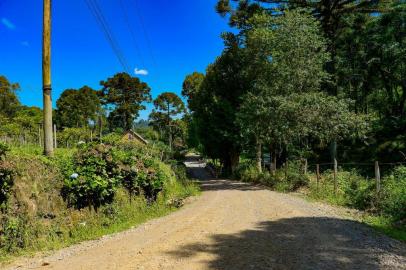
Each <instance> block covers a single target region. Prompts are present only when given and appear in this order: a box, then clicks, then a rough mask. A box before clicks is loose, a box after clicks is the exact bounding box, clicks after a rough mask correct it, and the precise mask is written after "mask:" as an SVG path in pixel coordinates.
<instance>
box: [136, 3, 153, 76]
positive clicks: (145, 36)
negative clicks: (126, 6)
mask: <svg viewBox="0 0 406 270" xmlns="http://www.w3.org/2000/svg"><path fill="white" fill-rule="evenodd" d="M134 7H135V13H136V15H137V18H138V21H139V23H140V26H141V29H142V32H143V34H144V38H145V41H146V43H147V48H148V52H149V54H150V56H151V59H152V62H153V64H154V67H155V68H156V67H157V64H156V61H155V57H154V54H153V53H152V46H151V41H150V39H149V35H148V32H147V29H146V27H145V23H144V18H143V16H142V14H141V12H140V11H139V5H138V0H134Z"/></svg>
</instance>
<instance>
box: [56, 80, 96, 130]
mask: <svg viewBox="0 0 406 270" xmlns="http://www.w3.org/2000/svg"><path fill="white" fill-rule="evenodd" d="M56 106H57V109H56V122H57V125H58V126H59V127H60V128H72V127H87V126H89V123H90V122H93V123H96V122H97V117H98V114H99V113H100V110H101V104H100V99H99V97H98V96H97V91H95V90H93V89H91V88H90V87H88V86H84V87H82V88H80V89H79V90H75V89H67V90H65V91H64V92H63V93H62V94H61V96H60V97H59V99H58V100H57V101H56Z"/></svg>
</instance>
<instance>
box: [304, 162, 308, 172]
mask: <svg viewBox="0 0 406 270" xmlns="http://www.w3.org/2000/svg"><path fill="white" fill-rule="evenodd" d="M307 166H308V164H307V158H305V160H304V175H307Z"/></svg>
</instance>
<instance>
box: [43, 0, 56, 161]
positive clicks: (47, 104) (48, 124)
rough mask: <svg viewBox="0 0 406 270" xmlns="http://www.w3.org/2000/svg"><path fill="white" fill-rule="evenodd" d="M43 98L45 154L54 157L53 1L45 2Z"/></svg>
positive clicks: (47, 0) (46, 0)
mask: <svg viewBox="0 0 406 270" xmlns="http://www.w3.org/2000/svg"><path fill="white" fill-rule="evenodd" d="M42 86H43V87H42V91H43V92H42V94H43V95H42V96H43V106H44V154H45V155H46V156H53V154H54V147H53V144H54V142H53V136H52V135H53V134H52V133H53V132H52V98H51V90H52V87H51V0H44V14H43V32H42Z"/></svg>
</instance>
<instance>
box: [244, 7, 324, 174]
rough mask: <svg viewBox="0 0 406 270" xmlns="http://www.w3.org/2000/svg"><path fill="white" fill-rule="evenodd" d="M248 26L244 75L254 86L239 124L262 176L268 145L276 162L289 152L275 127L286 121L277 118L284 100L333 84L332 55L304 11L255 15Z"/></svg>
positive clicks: (245, 98)
mask: <svg viewBox="0 0 406 270" xmlns="http://www.w3.org/2000/svg"><path fill="white" fill-rule="evenodd" d="M249 23H250V27H249V30H247V31H245V32H244V33H243V34H242V35H243V41H244V43H245V46H244V47H245V49H246V50H247V53H248V55H250V57H252V58H253V60H252V61H250V62H249V65H248V67H246V68H245V69H246V70H247V72H246V73H247V74H251V75H250V76H249V77H248V78H249V80H250V81H253V82H254V83H253V84H252V85H251V87H250V88H249V91H248V94H247V95H246V96H244V98H243V100H244V102H243V105H242V108H241V111H240V112H239V113H238V118H237V122H238V123H239V125H240V130H241V132H242V137H243V141H245V142H246V143H247V141H248V142H251V141H254V142H255V145H256V160H257V167H258V170H261V156H262V153H261V152H262V145H263V144H264V143H267V144H268V145H269V150H270V152H271V153H272V156H276V146H277V145H283V146H284V147H285V146H286V143H283V144H282V141H281V135H283V134H281V133H280V132H279V131H280V128H279V126H278V125H277V123H276V122H278V121H281V123H284V120H283V119H278V118H276V119H275V118H274V117H275V116H276V113H275V112H276V110H277V109H278V108H279V105H280V103H281V99H280V98H284V97H289V96H290V95H292V94H295V93H298V94H305V93H309V92H315V91H319V90H320V85H321V83H322V81H323V80H327V78H328V75H327V73H326V72H325V71H324V70H323V66H324V64H325V63H326V62H327V61H328V59H329V55H328V54H327V53H326V46H327V45H326V41H325V39H324V38H323V37H322V36H321V35H320V30H319V24H318V22H317V21H315V20H314V19H313V18H312V17H311V16H310V15H308V14H306V13H305V12H304V11H303V10H293V11H286V12H285V13H284V14H283V15H281V16H278V17H272V16H270V15H269V14H266V13H262V14H256V15H254V16H253V17H252V18H251V19H250V20H249ZM279 97H280V98H279ZM265 100H267V102H265ZM264 102H265V103H264ZM267 111H269V113H268V114H266V112H267ZM265 117H267V118H265Z"/></svg>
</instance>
